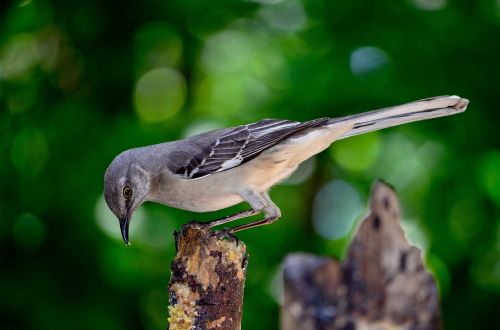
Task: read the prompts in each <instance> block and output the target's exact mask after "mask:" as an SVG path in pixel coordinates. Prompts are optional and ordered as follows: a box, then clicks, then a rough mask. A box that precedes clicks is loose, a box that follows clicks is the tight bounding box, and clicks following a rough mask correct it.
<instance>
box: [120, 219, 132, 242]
mask: <svg viewBox="0 0 500 330" xmlns="http://www.w3.org/2000/svg"><path fill="white" fill-rule="evenodd" d="M129 222H130V217H126V218H120V231H121V233H122V238H123V241H124V242H125V244H126V245H130V242H129V240H128V225H129Z"/></svg>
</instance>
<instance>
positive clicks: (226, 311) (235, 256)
mask: <svg viewBox="0 0 500 330" xmlns="http://www.w3.org/2000/svg"><path fill="white" fill-rule="evenodd" d="M176 242H177V255H176V257H175V259H174V260H173V262H172V266H171V270H172V277H171V279H170V284H169V297H170V298H169V304H170V305H169V315H170V316H169V319H168V321H169V329H171V330H181V329H182V330H188V329H231V330H234V329H240V327H241V317H242V309H243V289H244V285H245V276H246V268H247V260H248V258H247V253H246V246H245V244H244V243H243V242H241V241H239V240H237V239H236V238H234V237H233V238H227V237H224V235H221V234H220V233H219V232H214V231H212V230H210V229H209V228H208V227H207V226H204V225H203V224H200V223H196V222H192V223H189V224H186V225H184V226H183V227H182V229H181V231H180V232H179V233H176Z"/></svg>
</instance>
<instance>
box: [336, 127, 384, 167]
mask: <svg viewBox="0 0 500 330" xmlns="http://www.w3.org/2000/svg"><path fill="white" fill-rule="evenodd" d="M330 151H331V155H332V156H333V158H334V160H335V162H336V163H337V164H339V165H340V166H342V167H343V168H345V169H347V170H350V171H364V170H366V169H368V168H370V167H371V166H372V165H373V163H374V162H375V161H376V160H377V158H378V156H379V154H380V138H379V135H378V134H377V133H371V134H364V135H360V136H356V137H353V138H352V139H349V141H339V142H337V143H335V144H334V146H333V147H332V148H330Z"/></svg>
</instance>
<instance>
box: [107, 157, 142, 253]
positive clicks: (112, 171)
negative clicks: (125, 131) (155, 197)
mask: <svg viewBox="0 0 500 330" xmlns="http://www.w3.org/2000/svg"><path fill="white" fill-rule="evenodd" d="M149 186H150V180H149V175H148V172H147V171H146V170H145V169H144V168H142V167H141V166H140V165H139V164H138V163H137V162H136V161H134V157H133V153H132V152H131V151H125V152H123V153H121V154H120V155H118V156H117V157H116V158H115V159H114V160H113V161H112V162H111V164H110V165H109V166H108V169H107V170H106V173H105V174H104V198H105V199H106V203H107V204H108V206H109V208H110V209H111V211H112V212H113V213H114V214H115V215H116V217H117V218H118V221H119V222H120V231H121V234H122V238H123V241H124V242H125V244H127V245H128V244H129V239H128V228H129V224H130V220H131V218H132V214H133V213H134V211H135V210H136V209H137V208H138V207H139V206H140V205H141V204H142V203H143V202H144V201H145V199H146V197H147V195H148V193H149Z"/></svg>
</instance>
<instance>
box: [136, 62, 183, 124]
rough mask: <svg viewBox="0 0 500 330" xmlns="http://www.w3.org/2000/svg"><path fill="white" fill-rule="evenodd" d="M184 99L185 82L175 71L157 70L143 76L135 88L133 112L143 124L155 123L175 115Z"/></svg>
mask: <svg viewBox="0 0 500 330" xmlns="http://www.w3.org/2000/svg"><path fill="white" fill-rule="evenodd" d="M185 98H186V82H185V80H184V77H183V76H182V75H181V74H180V73H179V72H177V71H175V70H172V69H168V68H158V69H154V70H151V71H149V72H148V73H146V74H145V75H143V76H142V77H141V78H140V79H139V81H138V82H137V85H136V87H135V92H134V101H135V110H136V112H137V115H138V116H139V118H140V119H141V120H142V121H143V122H145V123H157V122H161V121H164V120H166V119H168V118H170V117H172V116H173V115H175V114H176V113H177V112H178V111H179V110H180V109H181V107H182V106H183V104H184V101H185Z"/></svg>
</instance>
